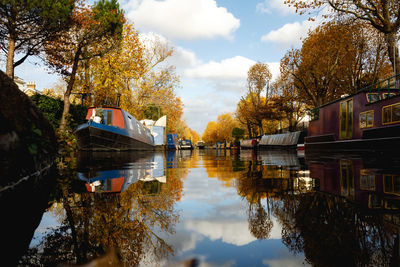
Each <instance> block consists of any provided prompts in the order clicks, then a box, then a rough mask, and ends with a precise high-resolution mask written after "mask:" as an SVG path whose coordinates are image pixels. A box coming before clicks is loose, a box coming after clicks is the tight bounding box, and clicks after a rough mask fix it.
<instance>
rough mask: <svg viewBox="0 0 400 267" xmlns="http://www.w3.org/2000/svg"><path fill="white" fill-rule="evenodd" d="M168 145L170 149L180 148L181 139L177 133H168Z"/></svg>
mask: <svg viewBox="0 0 400 267" xmlns="http://www.w3.org/2000/svg"><path fill="white" fill-rule="evenodd" d="M167 147H168V149H170V150H171V149H172V150H174V149H179V140H178V135H177V134H167Z"/></svg>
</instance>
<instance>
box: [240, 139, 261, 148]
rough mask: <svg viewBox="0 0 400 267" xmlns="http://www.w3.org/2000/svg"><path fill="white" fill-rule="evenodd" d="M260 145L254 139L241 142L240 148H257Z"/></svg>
mask: <svg viewBox="0 0 400 267" xmlns="http://www.w3.org/2000/svg"><path fill="white" fill-rule="evenodd" d="M257 145H258V140H257V139H255V138H253V139H243V140H240V148H246V149H247V148H250V149H253V148H257Z"/></svg>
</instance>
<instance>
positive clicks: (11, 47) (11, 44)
mask: <svg viewBox="0 0 400 267" xmlns="http://www.w3.org/2000/svg"><path fill="white" fill-rule="evenodd" d="M14 54H15V38H14V37H13V36H10V38H9V41H8V51H7V63H6V74H7V76H8V77H10V78H11V79H13V80H14Z"/></svg>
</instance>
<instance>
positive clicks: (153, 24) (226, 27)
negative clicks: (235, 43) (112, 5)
mask: <svg viewBox="0 0 400 267" xmlns="http://www.w3.org/2000/svg"><path fill="white" fill-rule="evenodd" d="M124 9H125V10H127V17H128V18H129V19H132V20H133V21H134V23H135V25H136V26H137V27H138V28H139V29H141V30H144V31H157V32H160V33H161V34H163V35H165V36H167V37H168V38H171V39H185V40H195V39H213V38H216V37H223V38H226V39H231V38H232V34H233V32H234V31H235V30H237V29H238V28H239V26H240V20H239V19H237V18H235V16H234V15H233V14H232V13H230V12H229V11H228V10H227V9H226V8H224V7H218V6H217V2H216V1H215V0H163V1H157V0H130V1H129V2H128V3H126V4H125V5H124Z"/></svg>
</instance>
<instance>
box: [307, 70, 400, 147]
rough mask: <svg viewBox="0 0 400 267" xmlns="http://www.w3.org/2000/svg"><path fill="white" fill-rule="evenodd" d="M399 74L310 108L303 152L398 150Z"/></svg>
mask: <svg viewBox="0 0 400 267" xmlns="http://www.w3.org/2000/svg"><path fill="white" fill-rule="evenodd" d="M399 79H400V75H398V76H393V77H390V78H388V79H386V80H383V81H380V82H378V83H376V84H374V85H371V86H369V87H367V88H364V89H362V90H360V91H358V92H357V93H355V94H352V95H344V96H342V97H341V98H339V99H337V100H335V101H332V102H330V103H327V104H325V105H322V106H319V107H317V108H315V109H313V110H312V112H311V115H312V116H311V121H310V123H309V128H308V136H307V137H306V138H305V142H304V144H305V151H306V153H307V151H309V150H325V151H330V150H360V151H363V150H364V151H379V150H392V149H397V148H398V146H399V145H400V86H399Z"/></svg>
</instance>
